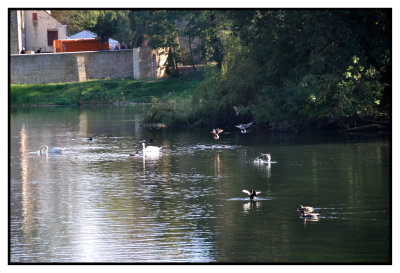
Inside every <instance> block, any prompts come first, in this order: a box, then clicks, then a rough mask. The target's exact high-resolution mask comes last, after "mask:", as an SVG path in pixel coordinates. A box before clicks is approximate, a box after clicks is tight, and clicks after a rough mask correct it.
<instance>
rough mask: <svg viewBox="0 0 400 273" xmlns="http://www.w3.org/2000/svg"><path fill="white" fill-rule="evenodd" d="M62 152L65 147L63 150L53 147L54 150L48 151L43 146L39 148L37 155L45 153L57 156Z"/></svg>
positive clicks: (47, 148)
mask: <svg viewBox="0 0 400 273" xmlns="http://www.w3.org/2000/svg"><path fill="white" fill-rule="evenodd" d="M64 150H65V147H64V148H59V147H54V148H51V149H49V147H47V146H46V145H44V146H42V148H40V150H39V153H40V154H47V153H58V154H60V153H63V152H64Z"/></svg>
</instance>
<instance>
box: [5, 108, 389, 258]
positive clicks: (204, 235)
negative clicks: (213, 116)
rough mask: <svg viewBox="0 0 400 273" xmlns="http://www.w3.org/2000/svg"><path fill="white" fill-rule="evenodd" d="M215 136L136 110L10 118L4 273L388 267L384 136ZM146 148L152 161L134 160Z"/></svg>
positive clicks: (26, 113)
mask: <svg viewBox="0 0 400 273" xmlns="http://www.w3.org/2000/svg"><path fill="white" fill-rule="evenodd" d="M210 129H211V128H209V129H208V128H207V129H201V130H200V129H196V130H194V129H187V130H182V129H181V130H173V129H168V128H167V129H159V130H158V129H149V128H145V127H143V126H141V115H140V111H139V110H138V109H137V108H134V107H127V108H122V107H94V108H82V109H78V108H40V109H20V110H17V111H16V110H12V111H11V113H10V131H9V134H10V136H9V140H10V154H9V156H10V157H9V168H10V177H9V179H10V180H9V204H10V214H9V236H10V238H9V239H10V241H9V242H10V245H9V255H10V256H9V258H10V260H9V262H11V263H183V262H185V263H268V264H270V263H278V264H281V263H289V264H290V263H294V264H303V263H305V264H309V263H329V264H331V263H340V264H342V263H343V264H346V263H386V264H388V263H391V261H392V260H391V259H392V252H391V251H392V241H391V240H392V235H391V232H392V228H391V225H392V222H391V215H392V211H391V205H392V203H391V202H392V200H391V143H390V138H389V136H388V135H386V136H385V135H381V136H377V135H340V134H315V133H314V134H311V133H310V134H304V133H302V134H276V133H275V134H273V133H264V134H260V133H256V132H255V131H254V130H253V131H252V130H250V131H249V132H248V133H246V134H241V133H240V131H239V130H238V129H236V128H225V129H226V131H229V132H230V134H221V138H220V139H219V140H214V139H213V137H212V135H211V134H210ZM88 137H93V140H92V141H90V140H87V138H88ZM150 138H151V139H152V140H153V143H152V145H155V146H161V147H162V152H161V154H160V155H159V156H158V157H148V158H145V160H143V158H141V157H133V156H129V154H130V153H133V152H135V151H137V150H140V149H141V141H142V140H144V139H147V140H149V139H150ZM42 145H47V146H49V147H50V148H51V147H56V146H58V147H66V152H65V153H64V154H48V155H40V154H38V153H37V151H38V150H39V148H40V147H41V146H42ZM210 145H213V146H210ZM261 153H270V154H271V155H272V161H276V162H277V163H274V164H261V165H260V164H258V165H257V164H254V159H255V158H256V157H257V156H258V155H259V154H261ZM243 189H247V190H251V189H255V190H259V191H262V193H261V194H260V195H259V197H258V199H257V201H250V200H249V198H248V196H247V195H246V194H245V193H243V192H242V190H243ZM300 204H302V205H308V206H313V207H314V208H315V212H317V213H319V214H320V216H319V217H318V218H317V219H304V218H302V217H301V216H300V215H299V213H298V211H297V207H298V205H300Z"/></svg>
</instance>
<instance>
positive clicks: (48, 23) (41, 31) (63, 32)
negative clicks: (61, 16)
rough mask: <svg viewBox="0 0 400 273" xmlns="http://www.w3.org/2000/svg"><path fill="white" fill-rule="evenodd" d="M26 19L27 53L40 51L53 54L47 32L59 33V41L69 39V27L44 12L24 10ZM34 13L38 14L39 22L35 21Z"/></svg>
mask: <svg viewBox="0 0 400 273" xmlns="http://www.w3.org/2000/svg"><path fill="white" fill-rule="evenodd" d="M24 13H25V14H24V19H25V40H26V45H25V48H26V50H27V51H30V50H34V51H36V50H38V49H39V48H42V52H53V45H51V46H49V45H48V42H47V31H48V30H53V31H54V30H56V31H58V39H59V40H60V39H67V26H66V25H63V24H61V23H60V22H59V21H57V20H56V19H55V18H54V17H52V16H51V15H50V14H48V13H47V12H46V11H44V10H24ZM33 13H37V20H33Z"/></svg>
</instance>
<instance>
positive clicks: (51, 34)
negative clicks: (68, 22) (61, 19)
mask: <svg viewBox="0 0 400 273" xmlns="http://www.w3.org/2000/svg"><path fill="white" fill-rule="evenodd" d="M54 40H58V31H57V30H48V31H47V45H48V46H53V41H54Z"/></svg>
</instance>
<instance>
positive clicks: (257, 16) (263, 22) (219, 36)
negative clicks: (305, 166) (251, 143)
mask: <svg viewBox="0 0 400 273" xmlns="http://www.w3.org/2000/svg"><path fill="white" fill-rule="evenodd" d="M52 14H54V16H58V18H59V19H60V17H62V18H61V19H60V20H62V21H63V22H64V23H71V22H77V24H78V25H79V26H81V27H82V28H86V29H90V30H92V31H94V32H96V33H99V35H101V37H104V38H106V37H110V35H117V36H118V35H119V36H120V37H118V38H121V36H122V37H123V39H122V40H125V41H126V42H131V43H133V45H134V46H140V45H141V44H142V42H143V41H144V40H147V41H148V45H149V46H151V47H154V48H157V47H167V48H169V49H170V52H169V53H170V54H169V56H170V57H169V59H168V64H167V72H168V74H169V75H171V76H177V75H179V74H180V71H179V68H178V67H179V66H178V65H179V63H180V62H181V59H180V53H181V51H180V48H179V44H177V42H176V35H177V34H179V35H184V36H187V37H188V38H189V39H188V41H189V49H190V54H192V53H199V54H200V55H201V56H202V58H203V62H204V63H205V64H207V66H206V67H205V69H204V81H203V82H202V84H201V85H200V86H198V87H197V88H196V89H195V90H194V92H189V93H188V95H187V96H188V97H186V98H183V97H181V96H180V97H179V99H172V97H173V96H174V92H172V93H171V101H170V103H166V104H161V103H157V101H156V103H155V105H154V107H153V111H152V112H150V113H149V115H148V119H149V120H152V121H154V122H166V123H169V125H172V126H209V127H214V126H227V125H232V124H235V123H238V122H249V121H255V122H256V124H258V125H261V126H265V127H268V128H283V129H284V128H292V129H301V128H336V129H348V128H352V127H357V126H359V125H363V122H364V121H365V120H386V121H387V120H390V118H391V117H390V114H391V97H392V54H391V52H392V9H284V10H279V9H272V10H269V9H260V10H258V9H248V10H246V9H215V10H214V9H211V10H201V9H196V10H190V9H175V10H174V9H167V10H156V9H152V10H144V9H139V10H100V11H96V10H82V11H78V10H66V11H61V10H58V11H54V12H53V13H52ZM63 18H64V19H63ZM71 18H72V19H73V20H72V19H71ZM178 22H179V23H178ZM71 27H72V26H71ZM195 37H198V38H200V40H201V42H200V43H196V47H195V45H193V44H192V43H191V41H193V39H194V38H195ZM197 69H198V67H196V66H195V65H193V70H197Z"/></svg>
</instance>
